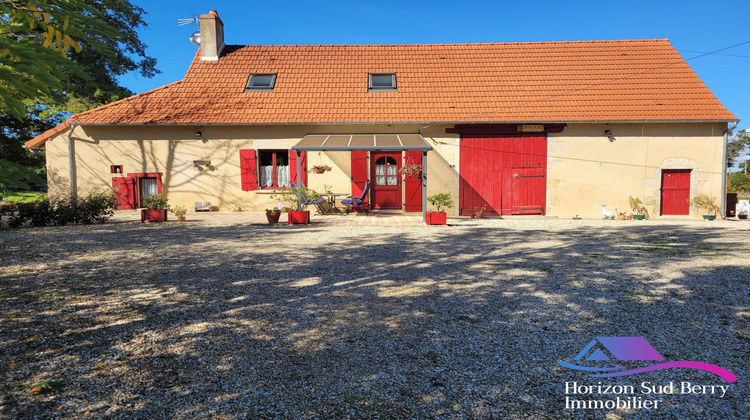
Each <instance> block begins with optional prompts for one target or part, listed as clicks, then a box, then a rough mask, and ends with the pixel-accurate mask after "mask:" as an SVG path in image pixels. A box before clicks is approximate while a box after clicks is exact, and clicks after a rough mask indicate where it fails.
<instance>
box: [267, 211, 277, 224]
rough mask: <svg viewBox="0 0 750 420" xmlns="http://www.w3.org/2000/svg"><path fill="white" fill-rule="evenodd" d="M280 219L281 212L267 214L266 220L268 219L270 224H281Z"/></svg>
mask: <svg viewBox="0 0 750 420" xmlns="http://www.w3.org/2000/svg"><path fill="white" fill-rule="evenodd" d="M279 217H281V212H280V211H279V212H273V213H266V219H268V223H279Z"/></svg>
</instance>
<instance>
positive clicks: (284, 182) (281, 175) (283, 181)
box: [276, 165, 296, 187]
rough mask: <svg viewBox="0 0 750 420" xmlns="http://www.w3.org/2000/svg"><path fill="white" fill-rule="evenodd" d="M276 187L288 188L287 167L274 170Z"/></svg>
mask: <svg viewBox="0 0 750 420" xmlns="http://www.w3.org/2000/svg"><path fill="white" fill-rule="evenodd" d="M295 181H296V180H295ZM276 186H278V187H288V186H289V165H287V166H278V167H277V168H276Z"/></svg>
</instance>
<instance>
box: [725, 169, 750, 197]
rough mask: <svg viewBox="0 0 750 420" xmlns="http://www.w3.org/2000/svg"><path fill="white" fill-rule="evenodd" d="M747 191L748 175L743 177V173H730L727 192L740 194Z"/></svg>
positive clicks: (749, 177) (749, 184) (748, 186)
mask: <svg viewBox="0 0 750 420" xmlns="http://www.w3.org/2000/svg"><path fill="white" fill-rule="evenodd" d="M743 190H744V191H743ZM747 191H750V175H745V173H744V172H733V173H730V174H729V182H728V183H727V192H730V193H740V192H747Z"/></svg>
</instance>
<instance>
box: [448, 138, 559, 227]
mask: <svg viewBox="0 0 750 420" xmlns="http://www.w3.org/2000/svg"><path fill="white" fill-rule="evenodd" d="M460 153H461V157H460V158H461V170H460V175H461V180H460V185H459V205H460V211H461V214H463V215H471V214H474V213H475V212H476V211H477V210H478V209H480V208H484V209H485V213H486V214H544V213H545V211H546V199H547V194H546V191H547V137H546V135H545V134H535V135H512V134H511V135H505V134H503V135H465V136H464V137H462V138H461V151H460Z"/></svg>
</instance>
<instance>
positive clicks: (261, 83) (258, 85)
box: [245, 73, 276, 92]
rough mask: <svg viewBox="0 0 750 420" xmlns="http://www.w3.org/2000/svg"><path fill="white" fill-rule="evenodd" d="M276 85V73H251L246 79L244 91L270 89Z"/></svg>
mask: <svg viewBox="0 0 750 420" xmlns="http://www.w3.org/2000/svg"><path fill="white" fill-rule="evenodd" d="M275 85H276V73H253V74H251V75H250V78H249V79H247V86H245V92H250V91H259V90H260V91H272V90H273V87H274V86H275Z"/></svg>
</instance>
